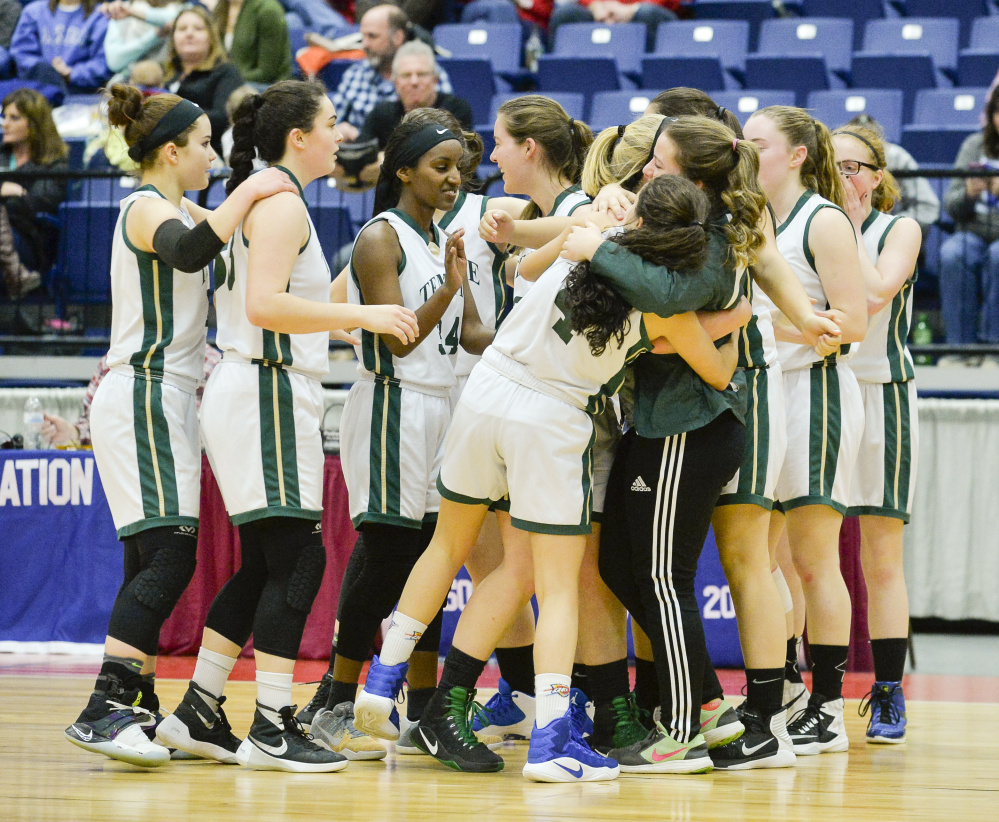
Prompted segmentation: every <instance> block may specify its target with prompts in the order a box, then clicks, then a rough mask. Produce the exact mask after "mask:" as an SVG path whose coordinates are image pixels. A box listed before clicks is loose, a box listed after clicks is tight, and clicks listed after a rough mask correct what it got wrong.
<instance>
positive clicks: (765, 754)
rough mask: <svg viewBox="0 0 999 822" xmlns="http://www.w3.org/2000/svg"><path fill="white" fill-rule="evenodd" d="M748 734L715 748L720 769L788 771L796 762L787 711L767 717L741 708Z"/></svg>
mask: <svg viewBox="0 0 999 822" xmlns="http://www.w3.org/2000/svg"><path fill="white" fill-rule="evenodd" d="M739 718H740V719H741V720H742V724H743V725H744V726H745V727H746V730H745V733H743V735H742V736H740V737H739V738H738V739H736V740H734V741H733V742H729V743H728V744H726V745H721V746H719V747H717V748H712V749H711V751H710V754H711V761H712V762H713V763H714V766H715V768H716V769H717V770H722V771H725V770H727V771H748V770H752V769H754V768H788V767H790V766H792V765H794V763H795V759H796V757H795V755H794V749H793V746H792V745H791V738H790V737H789V736H788V733H787V725H786V720H785V715H784V709H783V708H781V709H780V710H778V711H777V712H776V713H774V714H772V715H770V716H768V717H764V716H763V715H762V714H761V713H760V712H759V711H758V710H757V709H756V708H743V707H742V706H739Z"/></svg>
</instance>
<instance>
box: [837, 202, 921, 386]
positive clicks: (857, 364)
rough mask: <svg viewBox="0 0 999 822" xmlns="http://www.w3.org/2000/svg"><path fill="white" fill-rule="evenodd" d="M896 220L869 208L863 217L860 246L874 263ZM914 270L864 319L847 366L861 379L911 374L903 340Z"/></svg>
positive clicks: (906, 333)
mask: <svg viewBox="0 0 999 822" xmlns="http://www.w3.org/2000/svg"><path fill="white" fill-rule="evenodd" d="M898 220H899V218H898V217H893V216H892V215H891V214H885V213H883V212H881V211H873V210H872V211H871V213H870V216H868V218H867V219H866V220H864V225H863V226H862V227H861V231H862V233H863V237H864V247H865V248H866V249H867V254H868V256H869V257H870V258H871V262H873V263H874V264H877V261H878V257H880V256H881V249H883V248H884V245H885V240H886V239H888V232H889V231H891V230H892V228H893V227H894V226H895V223H896V222H897V221H898ZM917 273H918V272H917V270H916V269H913V271H912V274H911V275H910V276H909V278H908V279H907V280H906V281H905V284H904V285H903V286H902V288H901V289H899V292H898V293H897V294H896V295H895V296H894V297H893V298H892V301H891V302H890V303H889V304H888V305H886V306H885V307H884V308H882V309H881V310H880V311H879V312H878V313H877V314H875V315H874V316H873V317H870V318H869V319H868V321H867V336H866V337H864V339H863V341H862V342H861V343H859V344H858V345H857V346H856V349H857V353H856V356H854V358H853V359H852V360H850V368H852V369H853V373H854V374H856V375H857V379H858V380H860V381H861V382H881V383H886V382H906V381H908V380H911V379H913V378H914V377H915V375H916V372H915V371H914V369H913V366H912V356H911V355H910V354H909V349H908V348H906V345H905V341H906V339H908V336H909V326H910V325H911V324H912V287H913V284H914V283H915V282H916V276H917Z"/></svg>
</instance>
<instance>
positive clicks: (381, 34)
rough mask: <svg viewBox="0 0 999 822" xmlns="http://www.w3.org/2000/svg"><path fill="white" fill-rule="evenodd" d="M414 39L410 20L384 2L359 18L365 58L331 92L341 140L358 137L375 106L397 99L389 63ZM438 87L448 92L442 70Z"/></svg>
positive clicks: (448, 82)
mask: <svg viewBox="0 0 999 822" xmlns="http://www.w3.org/2000/svg"><path fill="white" fill-rule="evenodd" d="M413 36H414V33H413V31H412V25H411V24H410V22H409V18H408V17H407V16H406V15H405V13H404V12H403V11H402V10H401V9H399V8H398V7H396V6H393V5H389V4H387V3H383V4H382V5H379V6H375V7H374V8H372V9H370V10H369V11H368V12H367V13H366V14H365V15H364V17H362V18H361V47H362V48H363V49H364V54H365V57H366V59H365V60H359V61H358V62H356V63H354V65H352V66H350V68H348V69H347V71H346V72H345V73H344V75H343V79H342V80H341V81H340V85H339V86H338V87H337V90H336V91H335V92H334V93H333V105H334V106H335V107H336V111H337V115H338V117H339V119H338V121H337V127H338V128H339V129H340V131H341V132H342V133H343V136H344V140H346V141H348V142H349V141H352V140H356V139H357V138H358V136H359V135H360V133H361V128H363V126H364V121H365V120H366V119H367V118H368V115H369V114H370V113H371V110H372V109H373V108H374V107H375V105H376V104H378V103H380V102H382V101H384V100H396V99H398V98H397V96H396V91H395V86H394V85H393V83H392V60H393V59H394V58H395V53H396V52H397V51H398V50H399V47H400V46H401V45H402V44H403V43H405V42H406V41H407V40H410V39H412V37H413ZM437 88H438V90H439V91H440V92H442V93H444V94H450V93H451V82H450V81H449V80H448V77H447V72H445V71H444V70H443V69H441V70H440V79H439V82H438V86H437Z"/></svg>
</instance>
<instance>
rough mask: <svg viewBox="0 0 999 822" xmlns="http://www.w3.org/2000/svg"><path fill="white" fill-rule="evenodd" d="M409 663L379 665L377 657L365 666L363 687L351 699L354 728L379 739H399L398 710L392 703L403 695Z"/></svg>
mask: <svg viewBox="0 0 999 822" xmlns="http://www.w3.org/2000/svg"><path fill="white" fill-rule="evenodd" d="M408 670H409V663H408V662H400V663H399V664H398V665H382V663H381V661H380V660H379V659H378V657H377V656H376V657H375V658H374V659H373V660H372V661H371V667H370V668H369V669H368V679H367V681H366V682H365V683H364V690H363V691H361V693H360V694H358V696H357V699H356V700H355V701H354V727H355V728H357V729H358V730H359V731H361V732H363V733H366V734H370V735H371V736H377V737H381V738H382V739H391V740H396V739H398V738H399V712H398V711H397V710H396V707H395V704H396V702H397V701H398V699H399V697H400V695H401V694H402V684H403V683H404V682H405V681H406V671H408Z"/></svg>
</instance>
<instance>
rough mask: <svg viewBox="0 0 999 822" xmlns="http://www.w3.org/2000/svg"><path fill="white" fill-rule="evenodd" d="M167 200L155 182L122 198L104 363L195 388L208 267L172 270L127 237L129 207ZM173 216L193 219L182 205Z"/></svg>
mask: <svg viewBox="0 0 999 822" xmlns="http://www.w3.org/2000/svg"><path fill="white" fill-rule="evenodd" d="M144 197H149V198H155V197H158V198H160V199H163V200H165V199H166V198H165V197H163V195H162V194H160V192H159V191H157V190H156V189H155V188H154V187H153V186H150V185H146V186H142V187H141V188H139V189H136V190H135V191H133V192H132V193H131V194H129V195H128V196H127V197H126V198H125V199H123V200H122V201H121V214H119V215H118V224H117V225H116V226H115V229H114V239H113V240H112V241H111V306H112V308H111V348H110V349H109V350H108V357H107V362H108V367H109V368H111V369H113V370H115V371H118V372H122V373H130V374H134V375H135V376H138V377H142V376H144V377H146V378H147V379H152V380H155V381H164V382H171V383H173V384H175V385H177V386H179V387H181V388H184V389H185V390H187V391H189V392H191V393H193V392H194V391H195V390H197V387H198V385H199V384H200V383H201V381H202V380H203V379H204V370H205V365H204V364H205V327H206V323H207V320H208V270H207V269H203V270H201V271H198V272H195V273H193V274H187V273H185V272H183V271H174V269H172V268H171V267H170V266H168V265H167V264H166V263H164V262H163V261H162V260H160V258H159V257H158V256H157V255H156V254H155V253H153V252H149V251H141V250H139V249H138V248H136V247H135V246H134V245H132V243H131V242H130V241H129V239H128V235H127V233H126V231H125V223H126V220H127V219H128V212H129V210H130V209H131V208H132V206H133V205H135V203H136V202H137V201H138V200H140V199H142V198H144ZM177 217H178V219H180V220H181V221H182V222H183V223H184V225H186V226H187V227H188V228H194V227H195V225H197V223H196V222H195V220H194V218H193V217H192V216H191V215H190V214H189V213H188V212H187V210H186V209H185V208H183V206H182V207H181V208H180V209H178V211H177Z"/></svg>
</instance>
